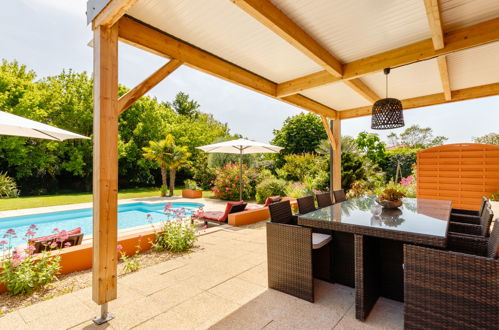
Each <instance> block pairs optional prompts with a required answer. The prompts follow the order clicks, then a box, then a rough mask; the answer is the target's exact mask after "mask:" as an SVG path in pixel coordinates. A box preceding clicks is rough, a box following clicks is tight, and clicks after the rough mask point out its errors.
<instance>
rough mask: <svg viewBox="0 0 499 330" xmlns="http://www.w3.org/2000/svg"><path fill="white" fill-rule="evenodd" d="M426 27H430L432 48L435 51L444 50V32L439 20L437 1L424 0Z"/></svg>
mask: <svg viewBox="0 0 499 330" xmlns="http://www.w3.org/2000/svg"><path fill="white" fill-rule="evenodd" d="M424 5H425V8H426V16H427V17H428V25H429V26H430V31H431V39H432V41H433V48H435V49H436V50H438V49H442V48H444V31H443V29H442V20H441V18H440V8H439V5H438V0H424Z"/></svg>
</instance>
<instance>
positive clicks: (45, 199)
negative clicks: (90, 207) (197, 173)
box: [0, 188, 213, 211]
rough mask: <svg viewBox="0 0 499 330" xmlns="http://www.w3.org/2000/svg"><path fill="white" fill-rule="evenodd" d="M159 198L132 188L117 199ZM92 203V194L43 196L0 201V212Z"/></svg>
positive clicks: (147, 190) (177, 191)
mask: <svg viewBox="0 0 499 330" xmlns="http://www.w3.org/2000/svg"><path fill="white" fill-rule="evenodd" d="M181 194H182V188H178V189H175V193H174V195H175V196H180V195H181ZM151 196H159V189H157V188H134V189H122V190H120V191H119V194H118V199H126V198H138V197H151ZM212 196H213V194H212V193H211V191H203V197H212ZM91 201H92V194H90V193H81V194H61V195H45V196H28V197H18V198H7V199H0V211H6V210H18V209H26V208H32V207H43V206H54V205H65V204H76V203H86V202H91Z"/></svg>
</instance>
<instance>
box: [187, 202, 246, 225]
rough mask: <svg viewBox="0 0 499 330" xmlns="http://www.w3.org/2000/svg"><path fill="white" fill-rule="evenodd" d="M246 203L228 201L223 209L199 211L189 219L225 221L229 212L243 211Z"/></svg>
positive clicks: (205, 221)
mask: <svg viewBox="0 0 499 330" xmlns="http://www.w3.org/2000/svg"><path fill="white" fill-rule="evenodd" d="M246 205H247V203H245V202H243V201H240V202H228V203H227V205H226V206H225V211H224V212H222V211H200V212H197V213H195V214H194V215H193V216H192V217H191V220H203V221H204V223H205V224H208V222H214V223H226V222H227V218H228V216H229V214H231V213H236V212H241V211H244V209H245V208H246Z"/></svg>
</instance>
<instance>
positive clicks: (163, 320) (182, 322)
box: [137, 311, 200, 330]
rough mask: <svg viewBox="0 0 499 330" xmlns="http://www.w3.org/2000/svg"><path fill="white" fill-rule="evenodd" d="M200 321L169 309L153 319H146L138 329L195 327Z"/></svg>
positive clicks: (173, 329)
mask: <svg viewBox="0 0 499 330" xmlns="http://www.w3.org/2000/svg"><path fill="white" fill-rule="evenodd" d="M199 324H200V322H199V321H198V320H192V319H189V318H187V317H181V316H179V315H178V314H176V313H175V312H172V311H169V312H166V313H161V314H159V315H157V316H155V317H153V318H152V319H149V320H147V321H145V322H144V323H141V324H140V325H138V326H137V329H141V330H148V329H151V330H157V329H162V330H163V329H164V330H168V329H172V330H178V329H195V328H197V327H198V326H199Z"/></svg>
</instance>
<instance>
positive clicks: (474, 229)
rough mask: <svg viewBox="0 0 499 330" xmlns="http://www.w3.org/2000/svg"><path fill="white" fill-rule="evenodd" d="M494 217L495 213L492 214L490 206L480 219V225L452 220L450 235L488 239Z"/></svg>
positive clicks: (485, 209) (487, 206) (486, 207)
mask: <svg viewBox="0 0 499 330" xmlns="http://www.w3.org/2000/svg"><path fill="white" fill-rule="evenodd" d="M493 217H494V212H492V208H491V206H490V204H488V205H486V206H485V208H484V210H483V212H482V215H481V216H480V217H479V218H478V221H479V223H478V224H471V223H465V222H456V221H454V220H453V219H452V218H451V220H450V222H449V233H461V234H469V235H478V236H484V237H488V236H489V234H490V225H491V223H492V218H493Z"/></svg>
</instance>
